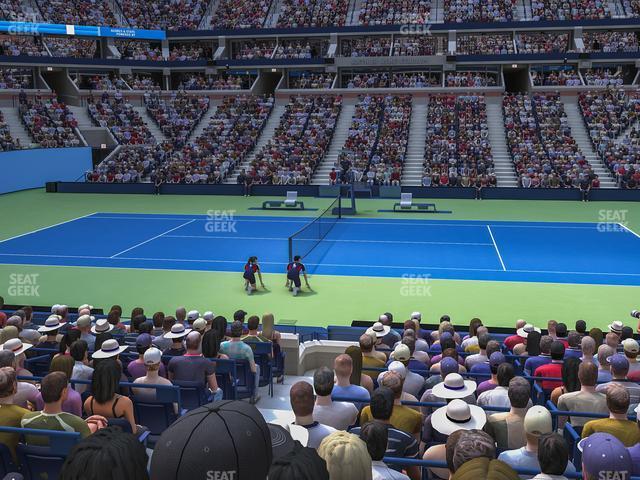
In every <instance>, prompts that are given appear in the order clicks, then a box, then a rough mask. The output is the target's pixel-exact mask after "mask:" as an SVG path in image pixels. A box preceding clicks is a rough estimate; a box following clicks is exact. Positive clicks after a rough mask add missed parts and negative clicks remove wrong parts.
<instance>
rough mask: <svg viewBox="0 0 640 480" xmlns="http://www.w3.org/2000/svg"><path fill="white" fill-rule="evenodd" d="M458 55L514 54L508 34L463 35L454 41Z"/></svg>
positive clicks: (511, 40)
mask: <svg viewBox="0 0 640 480" xmlns="http://www.w3.org/2000/svg"><path fill="white" fill-rule="evenodd" d="M456 53H457V54H458V55H511V54H514V53H515V48H514V46H513V39H512V38H511V35H510V34H502V33H478V34H472V33H465V34H461V35H458V37H457V40H456Z"/></svg>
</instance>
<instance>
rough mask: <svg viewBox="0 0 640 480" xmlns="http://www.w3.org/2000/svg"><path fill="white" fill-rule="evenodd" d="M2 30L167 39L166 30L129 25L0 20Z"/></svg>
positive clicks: (30, 33) (12, 32)
mask: <svg viewBox="0 0 640 480" xmlns="http://www.w3.org/2000/svg"><path fill="white" fill-rule="evenodd" d="M0 32H4V33H9V34H14V35H69V36H72V35H75V36H78V37H112V38H131V39H139V40H158V41H160V40H165V39H166V38H167V35H166V33H165V32H164V30H141V29H137V28H127V27H94V26H87V25H59V24H54V23H33V22H9V21H6V20H1V21H0Z"/></svg>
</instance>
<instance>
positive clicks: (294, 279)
mask: <svg viewBox="0 0 640 480" xmlns="http://www.w3.org/2000/svg"><path fill="white" fill-rule="evenodd" d="M289 280H291V281H292V282H293V284H294V285H295V286H296V287H297V288H300V287H301V286H302V282H301V281H300V275H298V276H292V277H289Z"/></svg>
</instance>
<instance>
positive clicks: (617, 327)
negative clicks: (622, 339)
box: [608, 320, 624, 337]
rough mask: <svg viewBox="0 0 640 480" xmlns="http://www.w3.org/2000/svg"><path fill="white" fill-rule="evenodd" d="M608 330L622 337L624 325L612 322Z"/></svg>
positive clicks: (619, 322)
mask: <svg viewBox="0 0 640 480" xmlns="http://www.w3.org/2000/svg"><path fill="white" fill-rule="evenodd" d="M608 328H609V331H610V332H611V333H615V334H616V335H618V337H619V336H621V335H622V329H623V328H624V323H622V322H621V321H620V320H615V321H613V322H611V324H610V325H609V326H608Z"/></svg>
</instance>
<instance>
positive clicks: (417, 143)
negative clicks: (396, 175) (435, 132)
mask: <svg viewBox="0 0 640 480" xmlns="http://www.w3.org/2000/svg"><path fill="white" fill-rule="evenodd" d="M427 108H428V107H427V100H426V99H425V98H415V97H414V99H413V104H412V105H411V123H409V140H408V142H407V157H406V158H405V160H404V165H403V167H402V182H401V183H402V185H405V186H409V187H418V186H420V185H421V184H422V172H423V171H424V147H425V141H426V138H427Z"/></svg>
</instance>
